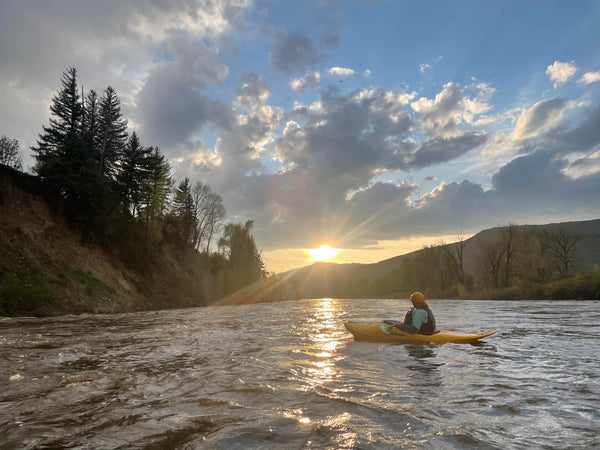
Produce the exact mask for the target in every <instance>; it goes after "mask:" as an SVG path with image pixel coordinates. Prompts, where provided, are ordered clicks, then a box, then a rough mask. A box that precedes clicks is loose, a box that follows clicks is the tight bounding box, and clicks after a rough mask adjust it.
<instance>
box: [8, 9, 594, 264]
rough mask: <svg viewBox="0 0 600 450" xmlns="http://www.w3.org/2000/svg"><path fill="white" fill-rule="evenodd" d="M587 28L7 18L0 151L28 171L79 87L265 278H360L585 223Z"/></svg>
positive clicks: (223, 18) (248, 15)
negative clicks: (473, 239) (391, 263)
mask: <svg viewBox="0 0 600 450" xmlns="http://www.w3.org/2000/svg"><path fill="white" fill-rule="evenodd" d="M598 23H600V2H598V1H595V0H594V1H586V0H578V1H576V2H566V1H552V0H544V1H542V0H540V1H536V0H518V1H510V0H505V1H486V0H456V1H451V2H449V1H441V0H440V1H429V0H423V1H400V0H399V1H391V0H381V1H376V0H364V1H361V0H349V1H334V0H295V1H293V2H292V1H283V0H282V1H275V0H256V1H254V0H222V1H220V0H181V1H177V0H170V1H169V0H160V1H159V0H131V1H122V0H103V1H102V2H99V1H95V0H52V1H46V0H37V1H34V0H2V1H0V61H1V64H0V105H1V108H0V134H3V135H6V136H8V137H10V138H16V139H18V140H19V142H20V144H21V151H22V155H23V159H24V165H25V166H26V167H31V166H32V165H33V164H34V160H33V158H32V156H31V151H30V150H29V147H30V146H31V145H33V144H34V143H35V139H36V137H37V135H38V134H39V133H40V132H41V131H42V126H43V125H47V124H48V117H49V105H50V101H51V98H52V96H53V95H54V94H55V93H56V92H57V91H58V89H59V88H60V80H61V75H62V73H63V71H64V70H65V69H66V68H68V67H75V68H76V69H77V71H78V81H79V83H80V85H83V89H84V90H85V91H88V90H89V89H95V90H96V91H97V92H102V91H103V90H104V89H105V88H106V87H107V86H109V85H111V86H113V87H114V88H115V89H116V90H117V92H118V95H119V97H120V99H121V106H122V112H123V115H124V117H125V118H127V119H128V124H129V132H133V131H136V132H137V134H138V136H139V137H140V140H141V142H142V144H144V145H153V146H158V147H160V149H161V151H162V152H163V153H164V154H165V155H166V156H167V158H168V159H169V161H170V162H171V164H172V166H173V177H174V178H175V179H176V180H178V181H180V180H182V179H183V178H184V177H188V178H189V179H190V180H191V181H192V183H195V182H197V181H200V182H202V183H205V184H208V185H209V186H210V187H211V188H212V190H213V191H215V192H217V193H219V194H220V195H221V196H222V197H223V201H224V206H225V208H226V210H227V219H226V220H227V221H228V222H234V223H244V222H245V221H246V220H253V221H254V229H253V234H254V237H255V239H256V243H257V245H258V247H259V248H260V249H261V250H262V253H263V258H264V260H265V262H266V265H267V270H269V271H270V272H281V271H285V270H288V269H291V268H295V267H301V266H304V265H307V264H311V263H312V262H314V256H315V255H316V256H317V257H323V256H322V255H328V254H327V253H323V252H321V253H315V252H313V253H312V254H311V252H309V249H315V248H319V247H320V246H322V245H328V246H330V247H332V248H334V249H339V252H338V253H337V254H336V255H335V256H333V257H331V259H330V260H331V261H334V262H353V263H372V262H377V261H381V260H384V259H386V258H390V257H393V256H397V255H400V254H404V253H407V252H410V251H413V250H417V249H420V248H422V247H423V246H424V245H436V244H438V243H441V242H453V241H456V240H457V238H458V236H469V235H471V234H474V233H476V232H478V231H480V230H482V229H486V228H491V227H495V226H501V225H506V224H508V223H511V224H518V225H524V224H544V223H553V222H562V221H574V220H588V219H596V218H599V217H600V213H599V211H600V51H599V49H600V27H599V26H598ZM331 253H333V252H331ZM319 255H321V256H319ZM329 255H331V254H329ZM325 257H326V256H325Z"/></svg>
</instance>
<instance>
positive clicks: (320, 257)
mask: <svg viewBox="0 0 600 450" xmlns="http://www.w3.org/2000/svg"><path fill="white" fill-rule="evenodd" d="M340 251H341V249H339V248H331V247H330V246H329V245H321V246H320V247H319V248H312V249H310V250H308V252H309V253H310V256H312V257H313V258H314V260H315V261H325V260H327V259H329V258H333V257H334V256H335V255H337V254H338V253H339V252H340Z"/></svg>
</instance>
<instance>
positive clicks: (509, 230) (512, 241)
mask: <svg viewBox="0 0 600 450" xmlns="http://www.w3.org/2000/svg"><path fill="white" fill-rule="evenodd" d="M518 234H519V227H518V226H517V225H515V224H512V223H509V224H508V225H506V226H505V227H502V228H501V229H500V239H501V241H502V245H503V247H504V255H503V257H504V258H503V259H504V286H508V285H509V284H510V278H511V267H512V263H513V260H514V258H515V253H516V248H517V246H516V240H517V236H518Z"/></svg>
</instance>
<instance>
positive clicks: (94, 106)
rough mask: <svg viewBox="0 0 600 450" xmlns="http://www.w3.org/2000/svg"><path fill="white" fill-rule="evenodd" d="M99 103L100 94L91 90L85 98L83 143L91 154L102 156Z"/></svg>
mask: <svg viewBox="0 0 600 450" xmlns="http://www.w3.org/2000/svg"><path fill="white" fill-rule="evenodd" d="M98 109H99V101H98V94H97V93H96V91H95V90H93V89H92V90H91V91H90V92H89V93H88V95H87V96H86V97H85V105H84V114H83V133H82V134H83V141H84V142H85V145H86V146H87V147H88V148H89V149H90V152H91V153H92V154H93V155H95V156H97V155H99V154H100V150H99V149H100V143H101V139H100V130H99V124H98V114H99V113H98Z"/></svg>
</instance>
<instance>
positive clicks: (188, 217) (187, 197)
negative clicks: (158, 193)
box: [173, 178, 197, 247]
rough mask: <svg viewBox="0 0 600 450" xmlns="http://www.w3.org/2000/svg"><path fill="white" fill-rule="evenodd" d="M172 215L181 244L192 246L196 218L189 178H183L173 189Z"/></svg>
mask: <svg viewBox="0 0 600 450" xmlns="http://www.w3.org/2000/svg"><path fill="white" fill-rule="evenodd" d="M173 215H174V216H175V221H176V226H177V235H178V238H179V241H180V244H181V245H184V246H185V245H188V244H189V245H190V246H192V247H194V242H193V238H194V233H195V231H196V225H197V218H196V210H195V207H194V199H193V196H192V185H191V184H190V179H189V178H184V179H183V180H182V181H181V182H180V183H179V185H178V186H177V189H176V190H175V199H174V200H173Z"/></svg>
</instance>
